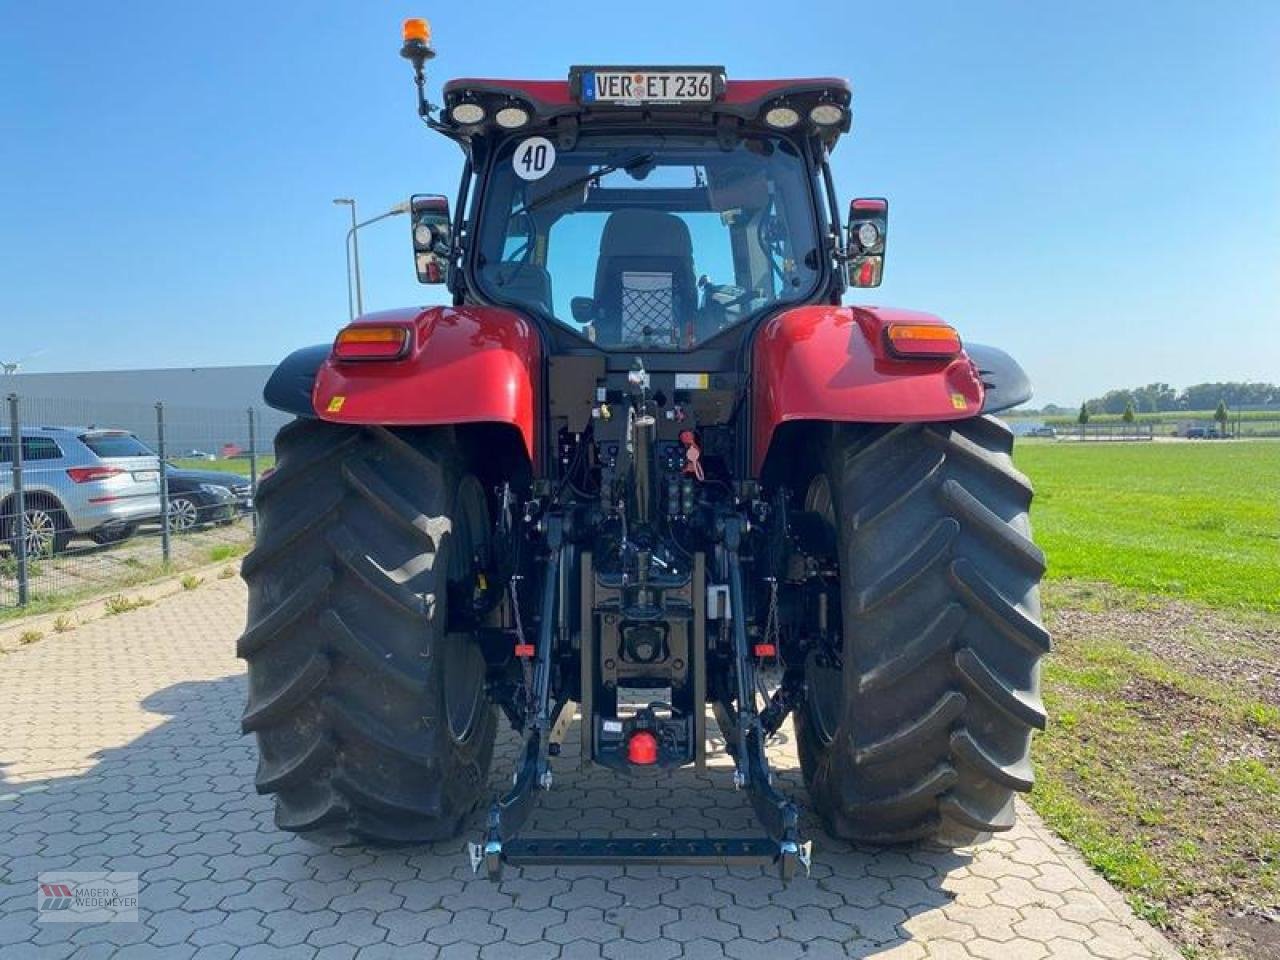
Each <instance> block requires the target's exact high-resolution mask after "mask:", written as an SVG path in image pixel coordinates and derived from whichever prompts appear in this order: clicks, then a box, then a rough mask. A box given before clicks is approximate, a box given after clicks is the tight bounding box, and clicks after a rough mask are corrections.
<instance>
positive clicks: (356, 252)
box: [333, 197, 413, 320]
mask: <svg viewBox="0 0 1280 960" xmlns="http://www.w3.org/2000/svg"><path fill="white" fill-rule="evenodd" d="M333 202H334V203H336V204H340V205H342V206H349V207H350V208H351V229H350V230H348V231H347V310H348V311H349V312H351V318H352V319H353V320H354V319H355V318H356V317H358V316H359V315H361V314H362V313H364V295H363V291H362V289H361V286H360V242H359V240H358V239H357V236H356V234H357V231H359V229H360V228H361V227H367V226H369V224H371V223H377V222H378V221H379V220H385V219H387V217H398V216H400V215H401V214H403V213H408V212H409V211H410V209H412V206H413V205H412V204H411V203H410V202H409V201H408V200H406V201H405V202H404V203H397V204H396V205H395V206H394V207H392V208H391V209H390V210H388V211H387V212H386V213H380V214H378V215H377V216H376V217H370V218H369V219H368V220H364V221H361V222H359V223H357V222H356V202H355V201H354V200H352V199H349V198H347V197H338V198H337V199H335V200H334V201H333ZM352 263H354V264H355V271H354V272H355V276H356V301H355V307H354V310H353V309H352V305H351V274H352Z"/></svg>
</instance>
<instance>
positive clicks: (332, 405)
mask: <svg viewBox="0 0 1280 960" xmlns="http://www.w3.org/2000/svg"><path fill="white" fill-rule="evenodd" d="M346 402H347V398H346V397H344V396H343V395H342V394H338V395H337V396H336V397H334V398H333V399H332V400H330V401H329V406H328V407H327V408H326V410H327V412H328V413H337V412H339V411H340V410H341V409H342V405H343V404H344V403H346Z"/></svg>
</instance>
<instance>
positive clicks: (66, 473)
mask: <svg viewBox="0 0 1280 960" xmlns="http://www.w3.org/2000/svg"><path fill="white" fill-rule="evenodd" d="M21 438H22V463H23V471H22V478H23V489H24V491H25V497H24V500H25V506H26V522H25V523H24V524H22V526H21V527H20V526H19V524H18V523H17V503H16V498H15V497H14V490H13V435H12V434H7V435H0V538H2V539H3V540H4V541H5V542H7V543H10V544H12V543H13V542H14V538H15V537H16V536H17V535H18V531H19V529H22V530H24V531H25V535H26V540H27V553H28V555H30V556H39V555H42V554H43V555H49V554H54V553H58V552H60V551H61V550H63V549H65V548H66V545H67V541H69V540H70V539H71V537H73V536H87V537H89V538H90V539H92V540H93V541H94V542H95V543H112V542H114V541H116V540H123V539H125V538H126V537H128V536H130V535H131V534H132V533H133V531H134V530H135V529H137V526H138V524H140V523H142V522H144V521H147V520H158V519H159V518H160V461H159V460H158V458H157V457H156V455H155V454H154V453H152V452H151V450H150V449H149V448H148V447H147V446H146V444H144V443H143V442H142V441H141V440H139V439H138V438H137V437H136V436H134V435H133V434H132V433H129V432H128V431H127V430H101V429H96V428H83V427H80V428H77V427H27V428H23V430H22V432H21Z"/></svg>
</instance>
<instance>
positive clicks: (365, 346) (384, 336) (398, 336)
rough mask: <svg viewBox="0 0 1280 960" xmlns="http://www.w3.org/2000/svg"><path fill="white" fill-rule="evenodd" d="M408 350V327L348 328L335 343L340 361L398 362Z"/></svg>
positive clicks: (339, 335) (334, 352) (334, 347)
mask: <svg viewBox="0 0 1280 960" xmlns="http://www.w3.org/2000/svg"><path fill="white" fill-rule="evenodd" d="M408 349H409V328H408V327H375V326H365V327H347V328H346V329H345V330H343V331H342V332H341V333H339V334H338V338H337V339H336V340H334V341H333V355H334V357H335V358H336V359H338V360H398V359H400V358H401V357H403V356H404V355H405V353H406V352H408Z"/></svg>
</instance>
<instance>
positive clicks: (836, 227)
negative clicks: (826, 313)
mask: <svg viewBox="0 0 1280 960" xmlns="http://www.w3.org/2000/svg"><path fill="white" fill-rule="evenodd" d="M820 149H821V151H822V152H821V153H820V154H819V163H820V165H821V169H822V183H823V186H824V187H825V188H826V193H827V209H828V211H830V214H831V257H832V260H833V262H834V263H835V267H836V269H835V271H834V272H835V275H836V288H837V289H836V295H837V296H839V295H841V294H843V293H844V292H845V290H847V289H848V287H849V281H848V278H847V277H846V276H845V271H844V264H845V263H847V262H848V260H849V259H850V254H849V251H848V250H847V249H846V247H845V244H844V228H843V225H842V224H841V223H840V201H839V200H837V199H836V184H835V178H834V177H833V176H832V175H831V151H830V150H829V149H828V148H827V145H826V144H825V143H823V144H820Z"/></svg>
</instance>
